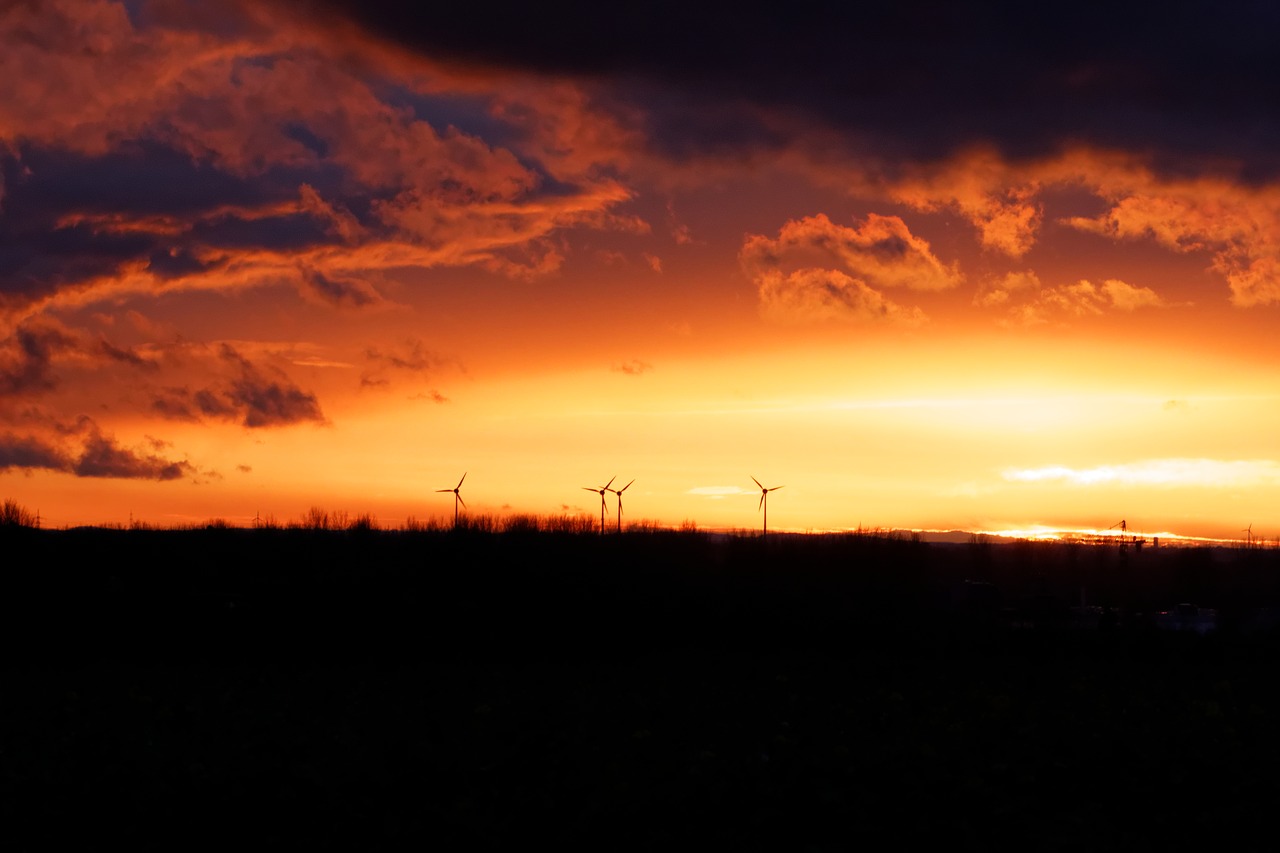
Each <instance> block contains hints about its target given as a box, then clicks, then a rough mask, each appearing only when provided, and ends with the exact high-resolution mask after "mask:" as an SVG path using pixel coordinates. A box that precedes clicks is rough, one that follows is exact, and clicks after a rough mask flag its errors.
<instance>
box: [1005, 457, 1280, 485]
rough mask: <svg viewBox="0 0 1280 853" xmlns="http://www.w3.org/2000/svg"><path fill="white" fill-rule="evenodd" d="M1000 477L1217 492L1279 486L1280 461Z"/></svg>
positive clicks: (1021, 471)
mask: <svg viewBox="0 0 1280 853" xmlns="http://www.w3.org/2000/svg"><path fill="white" fill-rule="evenodd" d="M1002 476H1003V477H1004V479H1005V480H1007V481H1009V482H1014V483H1046V482H1047V483H1063V484H1066V485H1071V486H1103V485H1108V486H1109V485H1119V486H1157V487H1199V488H1214V489H1217V488H1235V487H1254V486H1273V485H1277V484H1280V462H1276V461H1274V460H1271V459H1241V460H1220V459H1150V460H1145V461H1142V462H1131V463H1124V464H1119V465H1099V466H1096V467H1093V468H1072V467H1069V466H1064V465H1050V466H1045V467H1042V468H1012V469H1008V470H1006V471H1004V472H1003V474H1002Z"/></svg>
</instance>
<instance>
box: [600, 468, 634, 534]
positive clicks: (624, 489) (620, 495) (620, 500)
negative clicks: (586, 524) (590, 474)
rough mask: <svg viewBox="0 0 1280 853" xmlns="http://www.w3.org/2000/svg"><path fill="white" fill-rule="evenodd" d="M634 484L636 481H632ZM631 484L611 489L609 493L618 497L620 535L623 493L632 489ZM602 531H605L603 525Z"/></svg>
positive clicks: (620, 530) (619, 530)
mask: <svg viewBox="0 0 1280 853" xmlns="http://www.w3.org/2000/svg"><path fill="white" fill-rule="evenodd" d="M609 482H613V481H612V480H610V481H609ZM634 482H635V480H632V481H631V483H634ZM631 483H627V484H626V485H625V486H623V487H622V488H621V489H609V491H611V492H613V493H614V494H615V495H617V496H618V532H619V533H621V532H622V493H623V492H625V491H626V490H627V489H629V488H631ZM602 497H603V496H602ZM600 529H601V530H603V529H604V526H603V524H601V528H600Z"/></svg>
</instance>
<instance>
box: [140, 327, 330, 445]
mask: <svg viewBox="0 0 1280 853" xmlns="http://www.w3.org/2000/svg"><path fill="white" fill-rule="evenodd" d="M219 358H220V359H221V360H222V361H223V362H224V363H226V364H229V365H231V367H232V368H233V371H234V372H235V374H236V376H234V377H233V378H231V379H229V380H227V381H225V382H220V383H217V384H215V385H213V386H211V387H208V388H200V389H198V390H196V391H194V392H193V391H191V389H189V388H186V387H181V388H166V389H164V390H163V391H161V392H160V393H158V394H156V396H155V397H154V398H153V399H152V401H151V410H152V411H153V412H155V413H156V414H158V415H160V416H161V417H165V418H168V419H170V420H180V421H199V420H201V419H202V418H205V417H208V418H216V419H219V420H234V421H239V422H240V423H241V424H242V425H244V426H246V427H250V428H255V429H256V428H260V427H277V426H288V425H291V424H296V423H303V422H306V421H311V422H313V423H321V424H322V423H326V422H327V421H326V418H325V416H324V413H323V412H322V411H321V409H320V403H319V401H318V400H317V399H316V397H315V395H314V394H311V393H310V392H308V391H304V390H302V389H301V388H299V387H298V386H297V385H295V384H293V383H292V382H290V381H289V380H288V378H287V377H285V376H284V374H283V373H282V372H280V371H275V372H276V375H275V376H274V377H272V376H268V375H266V374H265V373H264V370H263V368H261V367H259V366H258V365H255V364H254V363H253V362H252V361H250V360H249V359H247V358H245V357H244V356H243V355H242V354H241V353H240V352H239V351H238V350H236V349H235V348H234V347H232V346H230V345H227V344H223V345H222V347H221V348H220V350H219Z"/></svg>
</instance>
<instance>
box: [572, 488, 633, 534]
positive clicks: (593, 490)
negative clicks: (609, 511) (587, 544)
mask: <svg viewBox="0 0 1280 853" xmlns="http://www.w3.org/2000/svg"><path fill="white" fill-rule="evenodd" d="M616 479H618V475H617V474H614V475H613V476H612V477H610V478H609V482H607V483H605V484H604V485H603V486H601V487H600V488H598V489H593V488H591V487H590V486H583V487H582V488H584V489H586V490H587V491H588V492H595V493H597V494H598V495H600V533H601V534H603V533H604V511H605V505H604V493H605V492H611V491H613V489H610V488H609V487H610V486H612V485H613V481H614V480H616ZM627 485H628V486H629V485H631V484H630V483H628V484H627ZM623 488H626V487H625V486H624V487H623ZM618 517H619V518H621V517H622V516H621V515H619V516H618Z"/></svg>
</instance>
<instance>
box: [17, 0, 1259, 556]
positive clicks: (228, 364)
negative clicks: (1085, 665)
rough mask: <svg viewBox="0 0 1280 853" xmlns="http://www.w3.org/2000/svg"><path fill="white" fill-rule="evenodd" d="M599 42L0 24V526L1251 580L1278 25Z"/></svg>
mask: <svg viewBox="0 0 1280 853" xmlns="http://www.w3.org/2000/svg"><path fill="white" fill-rule="evenodd" d="M593 8H595V9H597V10H598V9H603V8H605V7H600V6H594V7H593V6H591V5H587V4H578V3H550V4H501V3H500V4H497V5H493V4H481V3H473V4H454V5H451V6H447V7H446V6H441V7H440V8H435V4H419V3H412V4H411V3H387V2H379V0H361V2H342V0H332V2H322V1H321V0H316V2H310V3H299V2H266V0H258V1H257V2H251V0H235V2H230V1H229V2H188V0H154V2H150V1H149V0H137V2H134V0H128V2H108V0H29V1H28V2H12V1H11V0H0V79H3V80H4V81H5V85H4V86H3V87H2V88H0V497H11V498H13V499H15V500H18V501H19V502H20V503H22V504H23V505H25V506H27V507H28V508H30V509H32V510H35V509H39V511H40V513H41V516H42V519H43V521H44V523H45V524H46V525H48V526H57V527H61V526H66V525H77V524H87V523H119V522H125V521H127V520H128V519H129V518H130V517H131V516H132V517H133V518H135V519H141V520H145V521H147V522H150V523H154V524H159V525H168V524H189V523H195V522H203V521H205V520H206V519H210V518H223V519H227V520H229V521H231V522H233V523H236V524H248V523H250V522H251V520H252V519H253V518H254V517H255V515H257V514H261V515H262V516H270V517H274V518H275V519H277V520H278V521H280V522H288V521H290V520H293V519H296V518H298V517H300V516H301V515H302V514H303V513H304V512H305V511H306V510H307V509H308V508H309V507H311V506H321V507H324V508H326V509H331V510H346V511H349V512H351V513H353V514H354V513H361V512H369V513H372V514H374V515H375V516H377V518H378V519H379V521H380V522H381V523H382V524H384V525H388V526H395V525H399V524H402V523H403V522H404V520H405V519H406V518H407V517H409V516H415V517H417V518H419V519H425V518H428V517H432V516H435V517H441V518H443V517H451V516H452V512H453V502H452V497H453V496H452V495H449V494H440V493H437V492H436V490H437V489H446V488H452V487H453V486H454V485H455V484H456V483H457V481H458V479H459V477H461V476H462V474H463V472H467V480H466V483H465V484H464V486H463V489H462V496H463V498H464V499H465V500H466V501H467V504H468V507H469V508H470V509H471V511H473V512H482V513H492V514H502V513H507V512H528V513H537V514H561V513H571V514H577V513H586V514H597V513H598V512H599V499H598V498H597V497H596V496H595V495H592V494H590V493H588V492H586V491H584V490H583V488H582V487H584V486H601V485H603V484H604V483H605V481H607V480H608V479H609V478H610V477H613V476H615V475H616V476H617V477H618V478H619V480H618V481H619V483H626V482H627V481H629V480H632V479H633V478H634V479H635V484H634V485H633V486H632V487H631V488H630V490H628V491H627V493H626V495H625V509H626V517H627V518H630V519H632V520H639V519H649V520H653V521H656V522H659V523H663V524H670V525H679V524H681V523H682V522H684V521H686V520H689V521H693V522H695V523H697V524H698V525H699V526H700V527H704V528H756V527H758V526H759V524H760V515H759V513H758V512H757V502H758V495H759V490H758V489H757V488H756V487H755V484H754V483H753V482H752V481H751V477H752V476H754V477H756V478H758V479H760V481H761V482H763V483H764V484H765V485H766V486H775V485H783V486H785V488H784V489H782V491H780V492H778V493H776V494H771V495H770V498H769V524H770V528H771V529H775V528H776V529H789V530H797V531H803V530H826V529H839V528H844V527H856V526H858V525H862V526H864V527H895V528H942V529H949V528H958V529H966V530H1006V529H1027V528H1030V527H1032V526H1035V525H1044V526H1048V527H1062V528H1106V527H1108V526H1110V525H1112V524H1115V523H1116V522H1119V521H1120V520H1121V519H1126V520H1127V522H1128V525H1129V527H1130V528H1131V529H1135V530H1138V531H1145V532H1173V533H1179V534H1184V535H1194V536H1210V537H1225V538H1234V537H1241V536H1243V535H1244V534H1243V533H1242V530H1243V529H1244V528H1246V527H1247V526H1249V525H1252V527H1253V533H1254V535H1260V536H1264V537H1269V538H1274V537H1276V536H1277V535H1280V429H1278V428H1277V427H1278V426H1280V369H1278V368H1280V334H1277V332H1280V322H1278V321H1280V110H1277V109H1276V106H1275V105H1276V104H1277V103H1280V61H1278V60H1277V59H1276V57H1277V55H1278V54H1277V53H1276V49H1275V44H1274V39H1275V34H1276V33H1277V32H1280V7H1272V6H1270V5H1268V4H1252V5H1249V6H1245V5H1243V4H1240V5H1239V6H1237V5H1234V4H1230V5H1227V6H1225V7H1224V6H1220V5H1214V4H1208V3H1190V4H1179V5H1177V6H1176V8H1171V9H1160V10H1159V11H1153V10H1149V9H1148V8H1144V7H1141V6H1139V5H1132V6H1131V5H1128V4H1125V3H1109V4H1106V5H1105V6H1099V7H1097V8H1096V9H1091V8H1090V7H1088V6H1081V5H1071V4H1063V5H1061V6H1059V7H1053V8H1056V11H1052V10H1051V9H1050V8H1049V7H1034V4H1025V3H1017V4H1005V5H1001V4H983V5H981V6H974V7H970V6H969V5H967V4H944V3H937V4H932V3H928V4H922V3H882V4H875V5H873V6H870V7H869V8H862V4H850V5H849V6H847V7H845V8H841V9H837V10H821V11H819V10H816V9H809V10H806V9H804V8H800V7H797V6H796V4H774V5H768V6H758V7H753V6H751V5H749V4H732V5H730V4H724V5H715V4H711V5H707V6H705V7H700V6H699V5H698V4H689V3H679V4H677V3H665V2H660V3H656V4H637V5H635V6H630V7H628V6H618V7H616V8H614V9H613V10H612V11H610V12H609V13H608V14H604V13H602V12H600V11H595V12H589V11H588V10H590V9H593ZM1152 8H1154V7H1152ZM428 9H430V14H427V13H426V12H425V11H424V10H428ZM1099 10H1102V11H1099ZM609 507H610V510H609V511H610V515H611V517H612V514H613V512H614V509H613V507H614V500H613V498H612V496H610V499H609Z"/></svg>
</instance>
